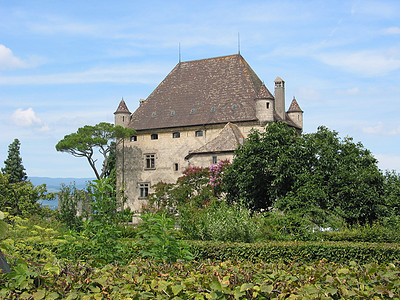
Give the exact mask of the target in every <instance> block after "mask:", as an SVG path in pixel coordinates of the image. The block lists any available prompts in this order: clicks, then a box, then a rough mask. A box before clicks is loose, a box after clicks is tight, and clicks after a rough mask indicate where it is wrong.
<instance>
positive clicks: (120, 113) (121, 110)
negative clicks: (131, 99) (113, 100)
mask: <svg viewBox="0 0 400 300" xmlns="http://www.w3.org/2000/svg"><path fill="white" fill-rule="evenodd" d="M130 117H131V112H130V111H129V109H128V107H127V106H126V103H125V101H124V99H123V98H122V100H121V102H120V103H119V106H118V108H117V110H116V111H115V113H114V123H115V126H118V125H120V126H122V127H125V128H126V127H128V124H129V121H130V119H131V118H130Z"/></svg>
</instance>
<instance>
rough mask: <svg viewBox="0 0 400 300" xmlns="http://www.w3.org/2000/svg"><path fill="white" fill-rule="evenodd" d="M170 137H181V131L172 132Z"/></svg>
mask: <svg viewBox="0 0 400 300" xmlns="http://www.w3.org/2000/svg"><path fill="white" fill-rule="evenodd" d="M172 137H173V138H174V139H177V138H180V137H181V133H180V132H174V133H173V134H172Z"/></svg>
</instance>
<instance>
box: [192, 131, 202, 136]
mask: <svg viewBox="0 0 400 300" xmlns="http://www.w3.org/2000/svg"><path fill="white" fill-rule="evenodd" d="M194 135H195V136H203V130H197V131H196V132H195V134H194Z"/></svg>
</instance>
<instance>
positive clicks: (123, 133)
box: [56, 122, 135, 180]
mask: <svg viewBox="0 0 400 300" xmlns="http://www.w3.org/2000/svg"><path fill="white" fill-rule="evenodd" d="M134 133H135V131H134V130H132V129H129V128H124V127H122V126H114V125H113V124H110V123H105V122H102V123H99V124H97V125H94V126H89V125H86V126H84V127H81V128H79V129H78V130H77V132H76V133H71V134H69V135H66V136H65V137H64V138H63V139H62V140H61V141H59V142H58V143H57V145H56V150H57V151H60V152H67V153H70V154H72V155H73V156H75V157H86V159H87V160H88V162H89V165H90V167H91V168H92V169H93V171H94V173H95V175H96V178H97V179H98V180H99V179H102V178H104V176H105V174H106V171H107V167H108V158H109V153H110V151H111V149H112V146H111V143H112V142H113V141H114V142H116V143H117V144H118V143H119V142H121V141H122V139H124V138H127V137H130V136H132V135H133V134H134ZM95 148H98V150H99V153H100V154H101V155H103V159H104V160H103V166H102V169H101V172H99V171H98V170H97V168H96V159H95V158H94V157H93V155H94V151H95Z"/></svg>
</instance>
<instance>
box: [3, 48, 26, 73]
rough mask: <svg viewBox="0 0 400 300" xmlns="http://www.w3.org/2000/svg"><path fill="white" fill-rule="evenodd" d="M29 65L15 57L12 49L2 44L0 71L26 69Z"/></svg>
mask: <svg viewBox="0 0 400 300" xmlns="http://www.w3.org/2000/svg"><path fill="white" fill-rule="evenodd" d="M27 66H28V64H27V63H26V62H24V61H23V60H21V59H19V58H18V57H16V56H14V54H13V53H12V51H11V49H9V48H7V47H6V46H4V45H2V44H0V70H7V69H17V68H26V67H27Z"/></svg>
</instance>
